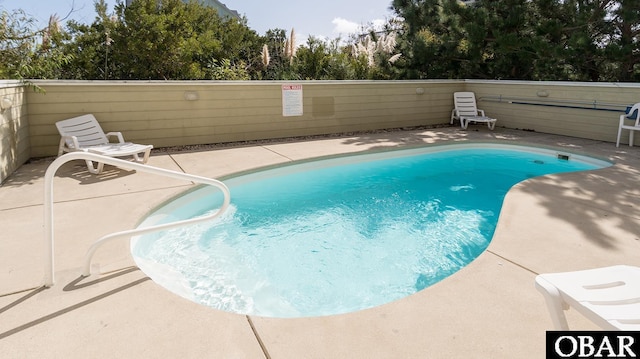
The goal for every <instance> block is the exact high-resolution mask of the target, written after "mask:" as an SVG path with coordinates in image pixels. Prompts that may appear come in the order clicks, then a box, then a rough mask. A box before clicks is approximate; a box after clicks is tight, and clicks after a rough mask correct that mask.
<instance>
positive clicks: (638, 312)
mask: <svg viewBox="0 0 640 359" xmlns="http://www.w3.org/2000/svg"><path fill="white" fill-rule="evenodd" d="M535 286H536V289H538V291H539V292H540V293H542V295H543V296H544V299H545V302H546V303H547V308H548V309H549V313H550V314H551V319H552V320H553V324H554V326H555V330H569V325H568V324H567V318H566V317H565V315H564V311H565V310H568V309H569V307H570V306H571V307H573V308H575V309H576V310H577V311H578V312H579V313H581V314H582V315H584V316H585V317H587V318H588V319H589V320H591V321H592V322H593V323H595V324H597V325H598V326H599V327H601V328H602V329H605V330H640V267H633V266H627V265H617V266H612V267H603V268H596V269H587V270H582V271H576V272H564V273H549V274H540V275H538V276H537V277H536V281H535Z"/></svg>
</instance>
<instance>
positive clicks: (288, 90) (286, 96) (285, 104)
mask: <svg viewBox="0 0 640 359" xmlns="http://www.w3.org/2000/svg"><path fill="white" fill-rule="evenodd" d="M302 108H303V105H302V85H282V116H302Z"/></svg>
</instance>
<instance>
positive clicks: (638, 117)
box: [616, 102, 640, 147]
mask: <svg viewBox="0 0 640 359" xmlns="http://www.w3.org/2000/svg"><path fill="white" fill-rule="evenodd" d="M626 120H635V122H633V123H632V124H631V125H625V121H626ZM623 129H625V130H629V146H633V133H634V131H640V102H638V103H637V104H635V105H633V106H632V107H631V109H630V110H629V112H628V113H625V114H624V115H620V124H619V125H618V139H617V140H616V147H620V135H622V130H623Z"/></svg>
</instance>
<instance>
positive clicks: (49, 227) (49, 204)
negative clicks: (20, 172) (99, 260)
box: [44, 152, 231, 287]
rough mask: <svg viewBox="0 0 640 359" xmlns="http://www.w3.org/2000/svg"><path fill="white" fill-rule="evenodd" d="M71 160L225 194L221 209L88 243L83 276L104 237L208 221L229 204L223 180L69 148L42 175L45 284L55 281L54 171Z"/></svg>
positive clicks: (85, 274)
mask: <svg viewBox="0 0 640 359" xmlns="http://www.w3.org/2000/svg"><path fill="white" fill-rule="evenodd" d="M73 160H90V161H96V162H101V163H106V164H110V165H114V166H117V167H120V168H126V169H133V170H136V171H140V172H148V173H152V174H157V175H160V176H165V177H171V178H175V179H182V180H185V181H192V182H196V183H201V184H206V185H210V186H214V187H217V188H218V189H220V190H221V191H222V194H223V195H224V200H223V203H222V206H221V207H220V209H219V210H218V211H216V212H214V213H212V214H210V215H206V216H202V217H197V218H191V219H187V220H182V221H176V222H171V223H165V224H160V225H157V226H152V227H146V228H137V229H131V230H126V231H121V232H116V233H112V234H109V235H106V236H104V237H102V238H100V239H98V240H97V241H96V242H94V243H93V245H91V247H90V248H89V250H88V251H87V254H86V255H85V263H84V267H83V272H82V275H83V276H88V275H89V274H90V266H91V258H92V257H93V254H94V253H95V252H96V250H97V249H98V247H100V246H101V245H102V244H104V243H105V242H107V241H111V240H114V239H118V238H125V237H131V236H133V235H139V234H147V233H151V232H157V231H161V230H166V229H171V228H176V227H180V226H185V225H189V224H195V223H199V222H204V221H208V220H211V219H214V218H216V217H218V216H220V215H221V214H222V213H224V211H225V210H226V209H227V207H229V204H230V203H231V194H230V192H229V188H227V186H226V185H225V184H224V183H222V182H220V181H218V180H215V179H212V178H207V177H201V176H196V175H191V174H188V173H183V172H176V171H171V170H167V169H162V168H158V167H152V166H149V165H144V164H141V163H137V162H130V161H125V160H121V159H117V158H113V157H106V156H102V155H98V154H95V153H87V152H71V153H67V154H65V155H63V156H60V157H58V158H57V159H56V160H54V161H53V162H52V163H51V165H49V167H48V168H47V171H46V172H45V175H44V186H45V187H44V229H45V240H46V243H45V244H46V247H47V251H46V258H45V266H46V267H45V279H44V285H45V286H46V287H51V286H53V284H54V258H53V257H54V250H53V247H54V244H53V243H54V235H53V179H54V176H55V174H56V172H57V171H58V169H59V168H60V167H61V166H62V165H63V164H65V163H67V162H69V161H73Z"/></svg>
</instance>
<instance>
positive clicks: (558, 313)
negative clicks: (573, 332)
mask: <svg viewBox="0 0 640 359" xmlns="http://www.w3.org/2000/svg"><path fill="white" fill-rule="evenodd" d="M536 288H537V289H538V291H539V292H540V293H542V295H543V296H544V301H545V302H546V304H547V309H548V310H549V314H550V315H551V321H552V322H553V326H554V327H555V328H556V330H569V324H568V323H567V317H566V316H565V315H564V311H565V310H567V309H569V306H568V305H567V304H566V303H564V301H563V300H562V297H561V296H560V292H559V291H558V288H556V287H555V286H553V285H551V284H550V283H548V282H547V281H546V280H544V279H542V278H536Z"/></svg>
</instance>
